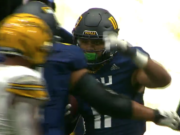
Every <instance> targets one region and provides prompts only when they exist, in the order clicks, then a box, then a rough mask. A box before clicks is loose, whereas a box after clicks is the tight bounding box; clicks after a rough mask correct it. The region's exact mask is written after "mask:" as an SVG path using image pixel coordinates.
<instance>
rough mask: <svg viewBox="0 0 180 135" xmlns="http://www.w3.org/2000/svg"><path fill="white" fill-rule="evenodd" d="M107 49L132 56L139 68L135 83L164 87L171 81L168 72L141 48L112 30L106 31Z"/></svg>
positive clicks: (133, 78)
mask: <svg viewBox="0 0 180 135" xmlns="http://www.w3.org/2000/svg"><path fill="white" fill-rule="evenodd" d="M104 40H105V44H106V49H107V50H109V51H111V50H114V49H116V50H117V51H118V52H120V53H122V54H124V55H127V56H128V57H130V58H131V59H132V60H133V61H134V63H135V64H136V66H137V67H138V68H139V70H137V71H136V72H135V73H134V75H133V77H132V80H133V83H139V84H141V85H144V86H146V87H149V88H155V87H164V86H166V85H168V84H169V83H170V82H171V77H170V75H169V74H168V72H167V71H166V70H165V69H164V68H163V67H162V66H160V65H159V64H158V63H156V62H155V61H153V60H152V59H151V58H150V57H149V56H148V54H147V53H145V52H144V51H143V50H142V49H141V48H138V49H137V47H133V46H132V45H131V44H130V43H128V42H127V41H124V40H118V39H117V37H116V35H115V34H114V33H112V32H105V33H104Z"/></svg>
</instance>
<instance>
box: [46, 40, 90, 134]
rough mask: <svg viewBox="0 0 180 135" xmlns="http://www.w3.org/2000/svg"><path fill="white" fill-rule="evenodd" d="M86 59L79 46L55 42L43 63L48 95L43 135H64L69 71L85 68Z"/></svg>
mask: <svg viewBox="0 0 180 135" xmlns="http://www.w3.org/2000/svg"><path fill="white" fill-rule="evenodd" d="M86 67H87V65H86V59H85V56H84V54H83V52H82V50H81V49H80V48H79V47H76V46H71V45H67V44H61V43H59V44H55V45H54V47H53V51H52V53H51V54H50V55H49V57H48V58H47V62H46V63H45V65H44V78H45V80H46V83H47V88H48V92H49V96H50V101H49V102H48V103H47V105H46V107H45V110H44V132H45V135H64V134H65V133H64V132H65V126H64V125H65V124H64V123H65V120H64V115H65V106H66V105H67V102H68V94H69V93H68V89H69V81H70V75H71V72H73V71H76V70H80V69H83V68H86Z"/></svg>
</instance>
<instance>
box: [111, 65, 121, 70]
mask: <svg viewBox="0 0 180 135" xmlns="http://www.w3.org/2000/svg"><path fill="white" fill-rule="evenodd" d="M118 69H119V67H118V66H117V65H116V64H113V65H112V67H111V70H118Z"/></svg>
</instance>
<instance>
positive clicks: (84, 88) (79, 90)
mask: <svg viewBox="0 0 180 135" xmlns="http://www.w3.org/2000/svg"><path fill="white" fill-rule="evenodd" d="M71 84H72V87H74V89H73V93H75V94H77V95H79V96H80V97H81V98H82V99H83V100H85V101H87V102H88V103H89V104H90V105H91V106H92V107H94V108H95V109H96V110H97V111H98V112H99V113H101V114H106V115H110V116H112V117H115V118H130V119H138V120H146V121H154V122H155V123H158V124H160V125H161V124H162V125H166V126H167V125H168V124H169V122H167V121H163V120H164V118H165V117H164V113H161V112H160V111H158V110H153V109H150V108H147V107H145V106H143V105H141V104H138V103H137V102H134V101H131V100H130V99H128V98H126V97H124V96H122V95H117V94H114V93H111V92H108V91H107V90H106V89H107V88H106V87H105V86H104V85H102V84H101V83H99V82H97V81H96V80H95V78H94V77H92V76H91V75H89V74H88V73H87V70H86V69H82V70H78V71H75V72H73V73H72V75H71ZM167 114H169V113H167ZM173 115H174V116H175V117H176V118H177V124H179V122H180V121H179V117H178V116H177V114H174V113H172V115H171V113H170V115H168V116H166V118H168V117H169V118H170V117H172V116H173ZM174 116H173V117H174ZM169 118H168V119H169ZM162 121H163V122H162ZM170 121H171V122H173V121H174V119H173V118H172V119H171V118H170ZM171 122H170V123H171ZM169 125H171V124H169ZM169 125H168V126H169ZM170 127H171V126H170ZM171 128H174V127H171ZM175 128H177V125H176V127H175Z"/></svg>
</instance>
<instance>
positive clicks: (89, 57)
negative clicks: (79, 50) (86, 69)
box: [84, 53, 97, 61]
mask: <svg viewBox="0 0 180 135" xmlns="http://www.w3.org/2000/svg"><path fill="white" fill-rule="evenodd" d="M84 55H85V57H86V59H87V60H90V61H91V60H95V59H96V58H97V54H96V53H84Z"/></svg>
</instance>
